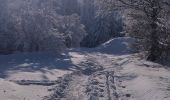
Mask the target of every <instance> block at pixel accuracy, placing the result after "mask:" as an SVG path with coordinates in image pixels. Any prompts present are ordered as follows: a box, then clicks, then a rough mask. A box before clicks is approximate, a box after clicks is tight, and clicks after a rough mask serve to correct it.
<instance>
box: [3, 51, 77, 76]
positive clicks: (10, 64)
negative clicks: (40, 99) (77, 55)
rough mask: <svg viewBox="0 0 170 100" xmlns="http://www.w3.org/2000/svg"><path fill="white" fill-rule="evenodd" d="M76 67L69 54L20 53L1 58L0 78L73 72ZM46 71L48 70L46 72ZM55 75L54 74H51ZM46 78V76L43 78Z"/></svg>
mask: <svg viewBox="0 0 170 100" xmlns="http://www.w3.org/2000/svg"><path fill="white" fill-rule="evenodd" d="M74 66H75V65H74V64H73V63H72V61H71V56H69V54H68V53H63V54H55V53H20V54H12V55H1V56H0V78H7V77H8V76H9V75H10V74H9V72H10V73H17V72H36V71H39V72H41V73H46V72H48V70H52V69H60V70H68V71H69V70H72V69H73V68H75V67H74ZM44 69H46V70H44ZM51 74H53V73H51ZM43 77H44V78H45V76H43Z"/></svg>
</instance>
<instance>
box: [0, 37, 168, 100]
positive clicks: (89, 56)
mask: <svg viewBox="0 0 170 100" xmlns="http://www.w3.org/2000/svg"><path fill="white" fill-rule="evenodd" d="M114 41H116V42H114ZM128 41H129V40H128V38H118V39H114V40H112V41H109V42H107V43H105V44H103V45H102V46H101V47H98V48H96V49H93V50H87V49H75V50H69V51H68V52H65V53H63V54H61V55H60V56H59V55H57V56H56V55H53V54H52V55H51V54H44V53H38V54H37V53H30V54H13V55H7V56H0V62H1V63H0V72H1V73H0V97H1V99H2V100H170V69H168V68H167V67H164V66H161V65H159V64H155V63H151V62H147V61H145V60H141V59H140V58H139V57H138V56H137V55H136V54H129V52H128V51H127V47H126V45H127V42H128ZM113 45H114V46H113ZM115 45H117V46H119V47H116V46H115ZM111 49H114V52H112V53H111V51H112V50H111ZM115 49H117V51H116V50H115Z"/></svg>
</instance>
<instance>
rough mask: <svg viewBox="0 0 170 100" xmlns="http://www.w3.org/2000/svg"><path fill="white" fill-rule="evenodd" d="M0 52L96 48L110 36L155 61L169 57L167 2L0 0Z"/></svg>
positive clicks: (137, 0) (128, 0)
mask: <svg viewBox="0 0 170 100" xmlns="http://www.w3.org/2000/svg"><path fill="white" fill-rule="evenodd" d="M0 2H1V3H0V53H1V54H9V53H14V52H36V51H55V52H60V51H63V50H66V49H67V48H75V47H80V46H81V47H96V46H98V45H100V44H102V43H104V42H106V41H107V40H109V39H111V38H113V37H122V36H125V35H126V36H131V37H133V38H135V40H136V41H135V44H134V45H133V46H132V48H134V49H135V51H137V52H138V51H140V52H146V56H147V59H148V60H151V61H155V60H157V59H160V58H168V57H169V55H170V21H169V18H170V17H169V14H170V1H169V0H0Z"/></svg>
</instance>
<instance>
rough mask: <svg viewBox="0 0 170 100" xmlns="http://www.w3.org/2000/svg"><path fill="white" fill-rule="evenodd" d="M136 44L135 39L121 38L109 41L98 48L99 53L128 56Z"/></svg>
mask: <svg viewBox="0 0 170 100" xmlns="http://www.w3.org/2000/svg"><path fill="white" fill-rule="evenodd" d="M133 42H134V39H133V38H130V37H119V38H114V39H111V40H109V41H108V42H106V43H104V44H102V45H101V46H99V47H97V48H96V49H97V51H98V52H103V53H109V54H116V55H121V54H127V53H130V52H131V51H132V50H131V49H130V45H131V44H132V43H133Z"/></svg>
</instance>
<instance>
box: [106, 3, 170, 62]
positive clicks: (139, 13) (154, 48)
mask: <svg viewBox="0 0 170 100" xmlns="http://www.w3.org/2000/svg"><path fill="white" fill-rule="evenodd" d="M104 1H105V0H104ZM107 3H108V2H107ZM108 6H109V7H112V8H117V7H118V8H125V9H126V11H128V12H129V13H128V16H127V17H129V19H130V20H131V21H129V22H128V23H127V26H128V27H130V28H128V31H129V32H130V34H131V36H133V37H135V38H137V40H138V42H139V43H140V45H141V47H143V48H144V50H147V51H148V57H147V59H148V60H151V61H155V60H157V59H159V58H160V57H161V55H162V44H161V43H160V40H161V38H160V36H162V34H164V32H165V30H166V28H165V25H164V23H163V20H165V16H166V17H167V16H168V15H167V14H168V12H169V10H170V9H169V1H168V0H111V1H110V2H109V3H108ZM125 9H124V10H125ZM129 15H130V16H129Z"/></svg>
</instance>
